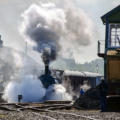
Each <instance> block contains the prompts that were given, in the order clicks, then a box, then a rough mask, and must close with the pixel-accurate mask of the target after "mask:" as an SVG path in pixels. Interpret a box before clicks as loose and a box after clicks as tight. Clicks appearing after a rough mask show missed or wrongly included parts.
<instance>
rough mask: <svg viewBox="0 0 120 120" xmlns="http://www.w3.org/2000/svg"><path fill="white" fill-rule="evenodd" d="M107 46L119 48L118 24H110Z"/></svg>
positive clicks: (119, 29)
mask: <svg viewBox="0 0 120 120" xmlns="http://www.w3.org/2000/svg"><path fill="white" fill-rule="evenodd" d="M108 42H109V43H108V45H109V47H111V48H119V47H120V24H110V32H109V40H108Z"/></svg>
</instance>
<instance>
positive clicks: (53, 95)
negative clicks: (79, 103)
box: [45, 84, 72, 100]
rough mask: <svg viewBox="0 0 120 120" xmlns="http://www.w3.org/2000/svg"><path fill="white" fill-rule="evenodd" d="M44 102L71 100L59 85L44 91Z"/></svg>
mask: <svg viewBox="0 0 120 120" xmlns="http://www.w3.org/2000/svg"><path fill="white" fill-rule="evenodd" d="M45 99H46V100H72V97H71V95H69V94H68V93H67V92H66V89H65V88H64V87H63V86H62V85H60V84H55V85H51V86H49V87H48V89H47V91H46V96H45Z"/></svg>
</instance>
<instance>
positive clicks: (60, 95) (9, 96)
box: [3, 76, 72, 103]
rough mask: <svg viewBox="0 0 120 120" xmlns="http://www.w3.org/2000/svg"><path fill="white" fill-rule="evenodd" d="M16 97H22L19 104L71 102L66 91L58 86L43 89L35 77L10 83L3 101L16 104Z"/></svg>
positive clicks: (25, 77)
mask: <svg viewBox="0 0 120 120" xmlns="http://www.w3.org/2000/svg"><path fill="white" fill-rule="evenodd" d="M18 95H22V97H23V98H22V100H21V102H43V101H45V100H72V97H71V96H70V95H69V94H68V93H66V89H65V88H64V87H63V86H62V85H59V84H56V85H51V86H49V88H48V89H45V88H44V87H43V85H42V83H41V81H40V80H39V79H37V78H36V77H35V76H24V78H21V81H11V82H9V84H8V85H7V86H6V88H5V90H4V95H3V99H4V100H6V101H7V102H9V103H11V102H18Z"/></svg>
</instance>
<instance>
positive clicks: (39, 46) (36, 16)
mask: <svg viewBox="0 0 120 120" xmlns="http://www.w3.org/2000/svg"><path fill="white" fill-rule="evenodd" d="M22 18H23V22H22V25H21V26H22V27H21V29H20V31H21V33H22V35H24V37H25V40H26V39H27V40H28V42H31V41H32V42H34V43H35V44H36V46H35V45H33V48H34V49H35V50H37V51H38V52H41V53H43V58H44V57H45V58H46V57H47V58H49V60H50V61H52V60H55V59H56V57H57V55H58V53H59V55H62V56H64V57H69V56H70V57H73V58H74V57H76V53H79V54H80V52H81V51H80V49H79V48H80V46H88V45H89V44H90V43H91V42H92V39H93V37H92V36H95V35H93V24H92V21H91V20H90V18H89V17H88V16H87V15H86V14H85V12H83V11H82V10H80V9H75V8H74V7H73V6H72V7H71V8H66V9H65V8H60V7H57V6H56V5H55V4H54V3H47V4H41V5H39V6H38V5H36V4H33V5H31V6H30V7H29V8H28V9H27V10H26V11H25V12H24V13H23V14H22ZM43 61H44V59H43Z"/></svg>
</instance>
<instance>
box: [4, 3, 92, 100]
mask: <svg viewBox="0 0 120 120" xmlns="http://www.w3.org/2000/svg"><path fill="white" fill-rule="evenodd" d="M22 18H23V21H22V24H21V27H20V32H21V33H22V35H23V36H24V39H25V40H27V41H28V43H29V45H32V47H33V49H34V50H36V51H37V52H39V53H42V58H43V61H44V62H45V63H49V62H50V61H53V60H55V59H56V57H57V56H58V55H60V56H64V57H69V56H70V57H73V58H74V57H76V55H77V54H76V53H79V52H80V49H79V47H82V46H88V45H90V43H91V42H92V39H93V37H92V36H93V26H92V22H91V20H90V19H89V18H88V17H87V15H86V14H85V13H84V12H83V11H82V10H78V9H77V10H76V9H75V8H74V7H71V8H64V7H58V6H56V5H55V4H54V3H47V4H41V5H36V4H33V5H31V6H30V7H29V8H28V9H27V10H26V11H25V12H24V13H23V14H22ZM17 60H18V59H17ZM15 61H16V59H15ZM21 63H22V67H20V72H18V75H17V77H16V76H15V75H14V76H12V77H14V80H12V81H10V82H9V83H8V85H7V86H6V87H5V90H4V95H3V98H4V100H6V101H8V102H17V101H18V100H17V95H18V94H22V95H23V100H22V101H23V102H38V101H42V100H45V99H48V100H51V99H55V100H58V99H59V100H71V99H72V98H71V96H70V95H69V94H67V93H66V90H65V88H64V87H63V86H62V85H52V86H49V88H48V89H45V88H43V86H42V84H41V82H40V80H38V79H37V76H38V74H36V73H37V72H36V73H35V75H33V73H34V68H35V66H26V64H27V63H29V59H27V61H26V62H24V63H23V61H21ZM24 67H25V68H24ZM29 70H31V71H30V72H29V73H27V71H29ZM37 71H38V70H37ZM26 73H27V75H26ZM34 76H35V77H34ZM9 80H11V79H9ZM31 88H32V90H31ZM50 95H51V96H50Z"/></svg>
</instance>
